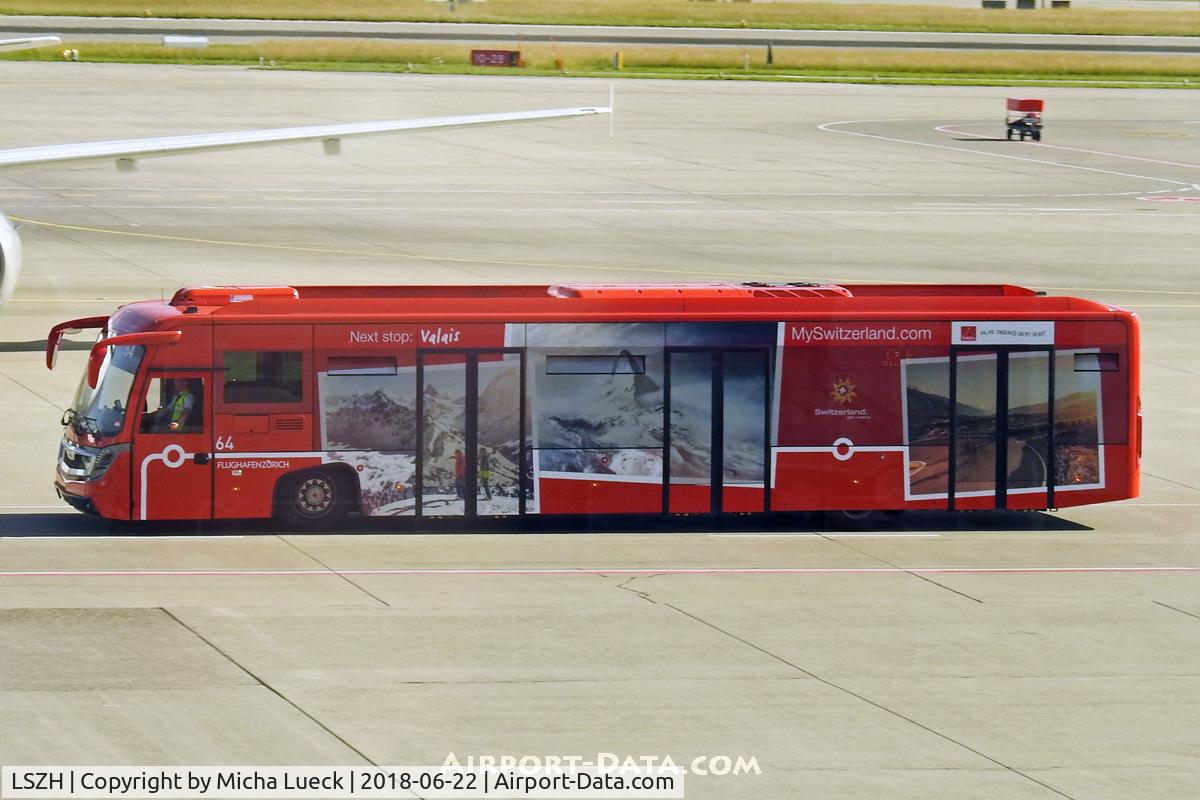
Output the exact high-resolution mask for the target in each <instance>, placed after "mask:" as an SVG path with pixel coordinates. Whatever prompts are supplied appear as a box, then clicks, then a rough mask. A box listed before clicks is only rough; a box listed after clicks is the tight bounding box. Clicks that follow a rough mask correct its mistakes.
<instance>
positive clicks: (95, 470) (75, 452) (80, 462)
mask: <svg viewBox="0 0 1200 800" xmlns="http://www.w3.org/2000/svg"><path fill="white" fill-rule="evenodd" d="M128 449H129V445H127V444H114V445H110V446H109V447H102V448H100V449H98V450H97V449H94V448H91V447H81V446H80V445H77V444H75V443H73V442H69V441H67V440H65V439H64V440H63V442H62V444H61V445H60V446H59V448H58V468H59V471H61V472H62V474H63V475H66V476H67V477H68V478H74V479H75V480H82V481H94V480H98V479H99V478H102V477H104V473H105V472H106V471H107V470H108V468H109V467H110V466H112V463H113V461H115V460H116V458H117V454H118V453H122V452H124V451H126V450H128Z"/></svg>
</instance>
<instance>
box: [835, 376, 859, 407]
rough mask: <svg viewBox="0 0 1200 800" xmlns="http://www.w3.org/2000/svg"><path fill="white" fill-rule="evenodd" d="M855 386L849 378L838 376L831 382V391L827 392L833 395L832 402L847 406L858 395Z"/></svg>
mask: <svg viewBox="0 0 1200 800" xmlns="http://www.w3.org/2000/svg"><path fill="white" fill-rule="evenodd" d="M855 388H856V387H855V386H854V384H853V383H851V382H850V379H849V378H839V379H838V380H836V381H834V382H833V391H832V392H830V393H829V394H830V395H831V396H832V397H833V402H835V403H837V404H839V405H846V406H848V405H850V404H851V403H853V402H854V400H855V398H857V397H858V392H856V391H854V390H855Z"/></svg>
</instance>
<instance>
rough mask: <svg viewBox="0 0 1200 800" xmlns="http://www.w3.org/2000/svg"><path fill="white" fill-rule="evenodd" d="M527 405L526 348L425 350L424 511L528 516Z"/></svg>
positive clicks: (419, 489)
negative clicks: (526, 510) (526, 513)
mask: <svg viewBox="0 0 1200 800" xmlns="http://www.w3.org/2000/svg"><path fill="white" fill-rule="evenodd" d="M527 407H528V404H527V403H526V398H525V354H524V352H523V351H522V350H521V349H519V348H493V349H474V350H453V351H452V350H446V349H437V350H434V349H428V350H419V351H418V352H417V403H416V412H417V413H416V417H417V441H418V442H419V444H418V448H417V483H416V495H417V498H418V502H417V505H416V513H417V516H418V517H422V516H423V517H465V518H468V519H473V518H476V517H508V516H517V515H522V514H524V513H525V509H526V503H527V500H528V493H529V491H530V487H531V482H530V480H529V477H528V474H527V473H528V468H527V466H528V465H527V463H526V462H527V459H528V457H529V454H528V448H527V447H526V446H525V445H526V438H527V434H526V432H527V431H528V425H527V414H526V409H527Z"/></svg>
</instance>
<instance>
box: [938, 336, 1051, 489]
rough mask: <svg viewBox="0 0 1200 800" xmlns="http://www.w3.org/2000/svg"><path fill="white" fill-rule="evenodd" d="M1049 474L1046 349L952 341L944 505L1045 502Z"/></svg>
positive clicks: (1048, 355)
mask: <svg viewBox="0 0 1200 800" xmlns="http://www.w3.org/2000/svg"><path fill="white" fill-rule="evenodd" d="M1054 476H1055V465H1054V349H1053V348H1052V347H998V346H992V347H957V346H956V347H952V348H951V351H950V480H949V487H948V488H949V491H948V500H947V506H948V508H950V509H951V510H953V509H954V508H956V507H957V508H997V509H1009V508H1013V509H1044V508H1053V507H1054V483H1055V480H1054ZM969 498H986V499H985V500H982V501H981V500H971V499H969Z"/></svg>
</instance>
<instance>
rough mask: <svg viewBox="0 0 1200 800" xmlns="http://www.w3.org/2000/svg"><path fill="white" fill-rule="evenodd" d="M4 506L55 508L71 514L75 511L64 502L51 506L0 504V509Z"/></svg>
mask: <svg viewBox="0 0 1200 800" xmlns="http://www.w3.org/2000/svg"><path fill="white" fill-rule="evenodd" d="M6 508H57V509H58V510H59V511H64V512H69V513H71V514H75V513H76V512H74V511H71V507H70V506H68V505H67V504H66V503H59V504H57V505H52V506H26V505H11V506H9V505H0V509H6Z"/></svg>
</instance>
